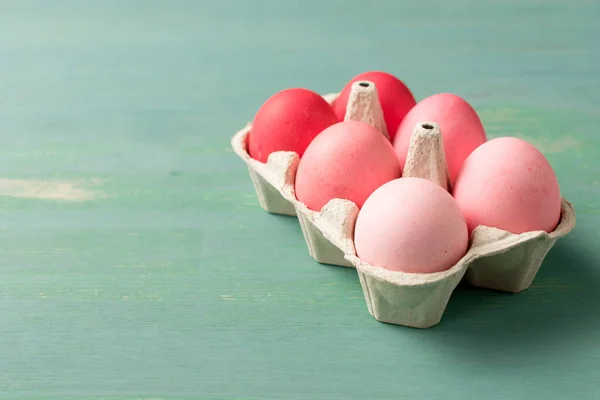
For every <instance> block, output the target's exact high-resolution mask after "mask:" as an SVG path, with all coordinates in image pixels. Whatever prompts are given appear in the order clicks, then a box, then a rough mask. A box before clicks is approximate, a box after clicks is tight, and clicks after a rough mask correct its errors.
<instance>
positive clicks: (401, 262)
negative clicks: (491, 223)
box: [354, 178, 469, 273]
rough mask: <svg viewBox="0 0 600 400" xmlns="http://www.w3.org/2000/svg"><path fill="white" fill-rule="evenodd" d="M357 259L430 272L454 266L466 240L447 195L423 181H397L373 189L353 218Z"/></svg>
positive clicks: (457, 212) (457, 211) (453, 203)
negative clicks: (355, 217) (354, 221)
mask: <svg viewBox="0 0 600 400" xmlns="http://www.w3.org/2000/svg"><path fill="white" fill-rule="evenodd" d="M354 244H355V247H356V254H357V256H358V257H359V258H361V259H362V260H363V261H366V262H368V263H369V264H371V265H373V266H376V267H381V268H385V269H389V270H393V271H403V272H412V273H432V272H440V271H445V270H447V269H449V268H451V267H452V266H453V265H455V264H456V263H457V262H458V261H459V260H460V259H461V258H462V257H463V256H464V255H465V254H466V252H467V249H468V246H469V236H468V233H467V224H466V222H465V219H464V218H463V216H462V215H461V213H460V208H459V207H458V204H456V201H454V199H453V198H452V196H451V195H450V193H448V192H447V191H446V190H444V189H443V188H442V187H441V186H439V185H437V184H435V183H433V182H431V181H428V180H426V179H422V178H400V179H396V180H393V181H391V182H388V183H386V184H385V185H383V186H381V187H380V188H379V189H377V190H375V191H374V192H373V194H371V196H370V197H369V198H368V199H367V201H366V202H365V204H364V205H363V207H362V209H361V210H360V212H359V214H358V218H357V220H356V226H355V228H354Z"/></svg>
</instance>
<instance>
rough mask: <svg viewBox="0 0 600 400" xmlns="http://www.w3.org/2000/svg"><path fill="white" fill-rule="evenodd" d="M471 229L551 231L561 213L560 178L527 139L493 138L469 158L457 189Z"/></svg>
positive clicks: (458, 197)
mask: <svg viewBox="0 0 600 400" xmlns="http://www.w3.org/2000/svg"><path fill="white" fill-rule="evenodd" d="M453 195H454V198H455V199H456V201H457V203H458V205H459V207H460V208H461V210H462V213H463V215H464V216H465V219H466V220H467V225H468V227H469V232H471V231H473V229H475V228H476V227H477V226H478V225H485V226H491V227H494V228H498V229H503V230H505V231H508V232H512V233H515V234H519V233H523V232H530V231H546V232H552V231H553V230H554V229H555V228H556V226H557V224H558V222H559V220H560V215H561V195H560V188H559V186H558V180H557V178H556V175H555V174H554V171H553V169H552V166H551V165H550V163H549V162H548V160H547V159H546V158H545V157H544V155H543V154H542V153H541V152H540V151H539V150H538V149H536V148H535V147H534V146H533V145H531V144H530V143H528V142H526V141H525V140H522V139H518V138H514V137H503V138H497V139H492V140H490V141H488V142H487V143H484V144H482V145H481V146H479V147H478V148H477V149H476V150H475V151H473V153H471V155H470V156H469V157H468V158H467V159H466V160H465V162H464V164H463V166H462V169H461V171H460V173H459V174H458V177H457V178H456V182H455V184H454V188H453Z"/></svg>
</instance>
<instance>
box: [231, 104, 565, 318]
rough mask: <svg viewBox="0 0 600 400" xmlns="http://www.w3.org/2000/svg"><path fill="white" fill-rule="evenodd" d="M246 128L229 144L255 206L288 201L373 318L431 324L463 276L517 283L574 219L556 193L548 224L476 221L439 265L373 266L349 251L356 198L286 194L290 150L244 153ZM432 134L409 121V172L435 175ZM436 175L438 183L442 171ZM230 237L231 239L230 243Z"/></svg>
mask: <svg viewBox="0 0 600 400" xmlns="http://www.w3.org/2000/svg"><path fill="white" fill-rule="evenodd" d="M337 96H338V94H335V93H332V94H328V95H325V96H324V98H325V99H327V101H328V102H332V101H334V100H335V98H336V97H337ZM250 129H251V126H250V125H248V126H246V127H245V128H243V129H241V130H240V131H238V132H237V133H236V134H235V135H234V136H233V138H232V140H231V144H232V147H233V149H234V151H235V153H236V154H237V155H238V156H239V157H240V158H241V159H242V160H243V161H244V163H245V164H246V165H247V167H248V170H249V173H250V176H251V178H252V181H253V183H254V186H255V189H256V194H257V197H258V199H259V202H260V204H261V206H263V207H264V208H265V209H266V210H268V211H269V210H270V211H269V212H277V211H278V210H281V211H283V212H285V213H289V209H288V208H285V209H283V207H282V204H284V203H286V204H287V205H288V206H291V207H292V209H293V210H294V211H293V214H296V215H297V216H298V221H299V222H300V226H301V228H302V232H303V234H304V238H305V240H306V244H307V247H308V251H309V253H310V255H311V256H312V257H313V258H314V259H315V260H316V261H318V262H321V263H326V264H332V265H339V266H346V267H356V269H357V272H358V277H359V279H360V283H361V287H362V289H363V293H364V296H365V300H366V304H367V308H368V311H369V313H371V315H372V316H373V317H374V318H375V319H377V320H378V321H382V322H388V323H392V324H399V325H405V326H410V327H415V328H428V327H431V326H434V325H436V324H437V323H438V322H440V320H441V318H442V315H443V313H444V309H445V307H446V304H447V302H448V300H449V298H450V295H451V294H452V292H453V290H454V289H455V287H456V285H457V284H458V283H459V282H460V280H461V279H462V278H463V276H465V277H466V279H467V281H468V282H469V283H470V284H472V285H474V286H477V287H481V288H490V289H495V290H500V291H504V292H519V291H521V290H525V289H527V288H528V287H529V285H530V284H531V282H532V281H533V279H534V278H535V276H536V273H537V271H538V270H539V268H540V265H541V264H542V261H543V260H544V257H545V255H546V254H547V253H548V251H549V250H550V249H551V248H552V246H553V245H554V243H555V242H556V241H557V240H558V239H560V238H562V237H564V236H566V235H567V234H568V233H569V232H571V231H572V230H573V228H574V227H575V223H576V218H575V212H574V210H573V207H572V206H571V204H570V203H569V202H568V201H567V200H565V199H563V201H562V212H561V220H560V223H559V225H558V226H557V227H556V229H555V230H554V231H553V232H551V233H546V232H543V231H535V232H527V233H523V234H520V235H515V234H512V233H510V232H507V231H504V230H501V229H496V228H491V227H485V226H479V227H478V228H476V229H475V231H473V234H472V237H471V248H470V249H469V252H468V253H467V254H466V255H465V256H464V257H463V258H462V259H461V260H460V261H459V262H458V263H457V264H456V265H454V266H453V267H452V268H450V269H448V270H446V271H442V272H434V273H428V274H417V273H406V272H401V271H390V270H386V269H384V268H379V267H375V266H372V265H370V264H368V263H366V262H364V261H363V260H361V259H360V258H358V257H356V253H355V249H354V241H353V234H354V226H355V222H356V219H357V216H358V212H359V210H358V208H357V207H356V205H355V204H354V203H352V202H351V201H348V200H343V199H333V200H331V201H330V202H328V203H327V204H326V205H325V206H324V207H323V208H322V209H321V210H320V211H319V212H315V211H312V210H309V209H308V208H307V207H306V206H305V205H304V204H302V203H301V202H299V201H298V200H297V199H296V198H295V195H294V178H295V174H296V170H297V168H298V163H299V158H298V155H297V154H296V153H293V152H276V153H273V154H271V155H270V156H269V159H268V162H267V163H266V164H264V163H261V162H259V161H256V160H254V159H252V158H251V157H250V156H249V155H248V153H247V150H246V149H247V138H248V134H249V131H250ZM439 135H441V134H439V133H438V132H436V129H434V130H433V131H429V130H419V129H417V130H415V132H414V133H413V137H415V140H414V141H412V143H411V148H410V151H409V158H410V157H412V158H413V159H412V161H411V164H412V166H413V167H411V169H410V171H412V172H411V173H412V174H413V175H412V176H415V177H421V178H427V179H431V178H435V177H436V176H438V177H439V173H440V172H441V170H443V164H444V163H442V162H440V157H441V155H442V154H443V146H441V143H442V141H441V136H439ZM430 153H431V154H430ZM405 172H406V171H405ZM438 182H439V184H440V185H442V186H443V185H444V180H443V179H439V180H438ZM269 207H272V208H269ZM279 207H282V208H281V209H280V208H279ZM290 215H292V213H290ZM265 240H267V241H268V240H269V239H268V238H265ZM235 245H236V243H235V242H232V246H235ZM258 251H260V250H258ZM282 267H284V265H282Z"/></svg>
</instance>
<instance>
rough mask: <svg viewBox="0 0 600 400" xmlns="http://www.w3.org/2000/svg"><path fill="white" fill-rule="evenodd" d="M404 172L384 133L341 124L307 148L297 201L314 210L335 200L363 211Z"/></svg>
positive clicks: (365, 126) (363, 125)
mask: <svg viewBox="0 0 600 400" xmlns="http://www.w3.org/2000/svg"><path fill="white" fill-rule="evenodd" d="M400 172H401V170H400V164H399V163H398V159H397V158H396V155H395V153H394V148H393V147H392V145H391V143H390V142H389V141H388V140H387V139H386V138H385V136H383V135H382V133H381V132H380V131H378V130H377V129H376V128H374V127H373V126H371V125H369V124H366V123H364V122H359V121H344V122H339V123H337V124H335V125H332V126H330V127H329V128H327V129H325V130H324V131H323V132H321V133H320V134H319V135H318V136H317V137H316V138H315V139H314V140H313V141H312V143H311V144H310V145H309V146H308V148H307V149H306V152H305V153H304V156H303V157H302V159H301V160H300V165H299V166H298V171H297V173H296V184H295V191H296V198H297V199H298V200H299V201H301V202H302V203H304V204H306V206H307V207H308V208H309V209H311V210H313V211H319V210H321V208H322V207H323V206H324V205H325V204H327V202H328V201H330V200H331V199H335V198H339V199H347V200H350V201H352V202H354V203H355V204H356V205H357V206H358V207H359V208H360V207H362V205H363V203H364V202H365V200H366V199H367V197H369V195H370V194H371V193H373V191H374V190H375V189H377V188H378V187H380V186H381V185H383V184H384V183H386V182H389V181H391V180H393V179H396V178H398V177H400Z"/></svg>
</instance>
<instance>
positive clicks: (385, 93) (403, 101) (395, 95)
mask: <svg viewBox="0 0 600 400" xmlns="http://www.w3.org/2000/svg"><path fill="white" fill-rule="evenodd" d="M356 81H371V82H373V83H374V84H375V87H376V88H377V92H378V94H379V96H378V97H379V102H380V103H381V108H382V110H383V117H384V119H385V124H386V127H387V130H388V134H389V135H390V140H393V139H394V135H395V134H396V130H397V129H398V126H399V125H400V122H401V121H402V119H403V118H404V116H405V115H406V113H407V112H408V111H409V110H410V109H411V108H412V107H413V106H414V105H415V104H416V100H415V98H414V96H413V94H412V93H411V91H410V90H409V89H408V87H406V85H405V84H404V83H403V82H402V81H401V80H400V79H398V78H396V77H395V76H393V75H391V74H388V73H386V72H380V71H371V72H365V73H362V74H360V75H358V76H355V77H354V78H352V80H351V81H350V82H348V83H347V84H346V86H345V87H344V89H343V90H342V92H341V93H340V96H339V97H338V98H337V99H336V100H335V102H334V103H333V109H334V111H335V114H336V115H337V117H338V119H339V120H340V121H342V120H343V119H344V116H345V115H346V106H347V105H348V98H349V96H350V90H351V88H352V83H354V82H356Z"/></svg>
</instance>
